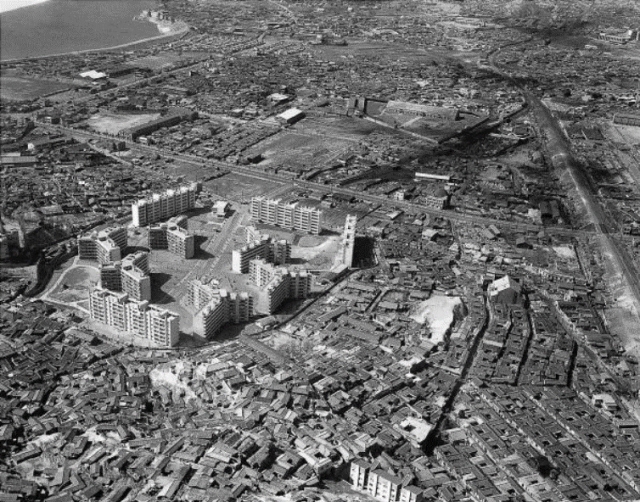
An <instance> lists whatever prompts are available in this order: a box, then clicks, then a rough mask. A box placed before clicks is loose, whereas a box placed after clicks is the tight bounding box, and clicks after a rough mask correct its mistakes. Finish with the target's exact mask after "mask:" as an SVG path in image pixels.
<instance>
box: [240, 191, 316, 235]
mask: <svg viewBox="0 0 640 502" xmlns="http://www.w3.org/2000/svg"><path fill="white" fill-rule="evenodd" d="M251 218H252V219H253V221H257V222H262V223H267V224H269V225H275V226H278V227H282V228H290V229H292V230H300V231H302V232H307V233H309V234H314V235H318V234H320V230H321V229H322V227H321V220H322V211H321V210H320V209H316V208H313V207H307V206H301V205H300V204H298V203H293V204H289V203H286V202H282V201H281V200H279V199H276V200H273V199H267V198H265V197H252V198H251Z"/></svg>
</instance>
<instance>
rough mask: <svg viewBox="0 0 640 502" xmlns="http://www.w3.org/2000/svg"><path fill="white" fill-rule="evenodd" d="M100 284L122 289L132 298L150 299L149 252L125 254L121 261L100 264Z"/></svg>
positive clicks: (104, 286)
mask: <svg viewBox="0 0 640 502" xmlns="http://www.w3.org/2000/svg"><path fill="white" fill-rule="evenodd" d="M100 286H101V287H102V288H104V289H108V290H110V291H122V292H124V293H126V294H127V295H129V296H130V297H131V298H133V299H134V300H138V301H142V300H151V276H150V272H149V254H148V253H145V252H143V251H138V252H137V253H134V254H131V255H128V256H126V257H125V258H124V259H123V260H122V261H116V262H111V263H103V264H102V265H100Z"/></svg>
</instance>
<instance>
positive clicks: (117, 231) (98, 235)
mask: <svg viewBox="0 0 640 502" xmlns="http://www.w3.org/2000/svg"><path fill="white" fill-rule="evenodd" d="M126 248H127V229H126V228H125V227H111V228H106V229H104V230H100V231H93V232H91V233H89V234H86V235H79V236H78V257H79V258H80V259H81V260H92V261H97V262H98V263H109V262H112V261H118V260H120V258H121V257H122V255H123V254H124V252H125V250H126Z"/></svg>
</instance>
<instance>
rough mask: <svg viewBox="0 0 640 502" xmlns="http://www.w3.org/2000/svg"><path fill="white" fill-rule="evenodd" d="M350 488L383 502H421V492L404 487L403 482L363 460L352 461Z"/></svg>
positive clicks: (414, 487)
mask: <svg viewBox="0 0 640 502" xmlns="http://www.w3.org/2000/svg"><path fill="white" fill-rule="evenodd" d="M349 477H350V479H351V486H352V487H353V488H355V489H356V490H360V491H363V492H365V493H367V494H368V495H371V496H372V497H374V498H376V499H377V500H381V501H383V502H422V500H423V496H422V490H420V488H418V487H417V486H413V485H404V484H403V480H402V479H401V478H399V477H397V476H394V475H393V474H390V473H388V472H386V471H383V470H382V469H374V468H373V466H372V465H370V464H368V463H367V462H365V461H364V460H360V459H358V460H354V461H353V462H351V469H350V476H349Z"/></svg>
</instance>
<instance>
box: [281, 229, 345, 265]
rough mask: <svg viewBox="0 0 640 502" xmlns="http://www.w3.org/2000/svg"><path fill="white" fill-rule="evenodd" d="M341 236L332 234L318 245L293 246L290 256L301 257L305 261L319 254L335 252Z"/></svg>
mask: <svg viewBox="0 0 640 502" xmlns="http://www.w3.org/2000/svg"><path fill="white" fill-rule="evenodd" d="M341 238H342V237H341V236H339V235H332V236H331V237H329V238H327V239H326V240H325V241H324V242H323V243H322V244H320V245H318V246H310V247H306V246H293V247H292V249H291V258H301V259H303V260H305V261H309V260H312V259H313V258H315V257H317V256H318V255H320V254H323V253H329V252H335V251H336V250H337V247H338V244H339V243H340V239H341ZM301 242H302V241H301Z"/></svg>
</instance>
